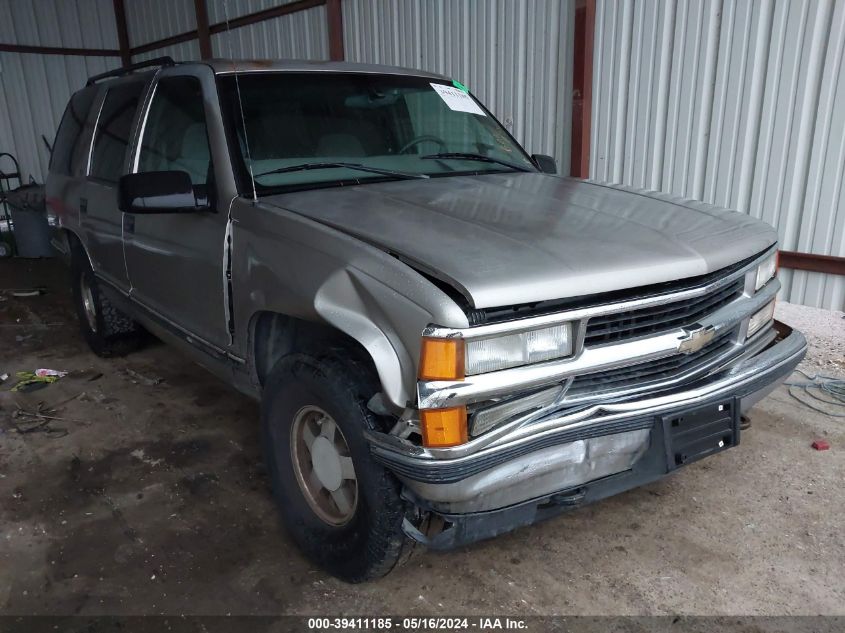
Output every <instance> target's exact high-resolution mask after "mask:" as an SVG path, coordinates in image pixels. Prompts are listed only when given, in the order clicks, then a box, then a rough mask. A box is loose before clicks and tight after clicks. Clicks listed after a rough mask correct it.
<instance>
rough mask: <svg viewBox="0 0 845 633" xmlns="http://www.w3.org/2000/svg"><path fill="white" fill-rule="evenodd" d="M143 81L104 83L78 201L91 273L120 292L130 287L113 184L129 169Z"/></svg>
mask: <svg viewBox="0 0 845 633" xmlns="http://www.w3.org/2000/svg"><path fill="white" fill-rule="evenodd" d="M147 85H148V83H147V82H146V81H144V80H139V79H138V78H136V77H133V78H131V79H124V80H118V81H114V82H109V83H108V84H106V86H104V90H105V96H104V98H103V100H102V102H101V104H100V109H99V112H98V113H97V118H96V126H95V129H94V142H93V144H92V145H91V149H90V153H89V157H88V179H87V182H86V184H85V188H84V191H85V195H84V196H83V197H82V199H81V200H80V203H79V213H80V218H81V223H82V228H83V231H84V233H85V236H86V241H87V246H88V254H89V255H90V257H91V260H92V262H93V265H94V271H95V272H96V273H97V274H98V275H99V276H100V277H102V278H103V279H105V280H106V281H108V282H110V283H112V284H113V285H115V286H117V287H118V288H120V289H121V290H123V291H125V292H128V291H129V279H128V276H127V274H126V264H125V262H124V258H123V241H122V226H123V214H122V213H121V211H120V209H119V208H118V197H117V183H118V180H120V177H121V176H122V175H123V174H125V173H127V170H128V165H129V158H130V156H129V154H130V152H129V148H130V145H131V144H132V138H133V132H134V130H135V126H136V124H137V118H138V117H137V113H138V109H139V108H138V105H139V104H140V103H141V101H142V99H143V96H144V92H145V90H146V88H147Z"/></svg>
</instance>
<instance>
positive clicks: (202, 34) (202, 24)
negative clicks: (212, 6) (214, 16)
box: [194, 0, 212, 59]
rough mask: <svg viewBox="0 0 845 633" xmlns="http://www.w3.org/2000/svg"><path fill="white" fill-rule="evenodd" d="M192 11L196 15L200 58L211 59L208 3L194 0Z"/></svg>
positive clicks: (204, 0)
mask: <svg viewBox="0 0 845 633" xmlns="http://www.w3.org/2000/svg"><path fill="white" fill-rule="evenodd" d="M194 12H195V13H196V16H197V37H198V39H199V45H200V58H201V59H211V57H212V53H211V31H210V30H209V28H208V5H207V4H206V0H194Z"/></svg>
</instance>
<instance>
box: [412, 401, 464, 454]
mask: <svg viewBox="0 0 845 633" xmlns="http://www.w3.org/2000/svg"><path fill="white" fill-rule="evenodd" d="M420 426H421V427H422V438H423V446H428V447H430V448H444V447H447V446H457V445H458V444H465V443H466V441H467V408H466V407H454V408H451V409H423V410H422V411H420Z"/></svg>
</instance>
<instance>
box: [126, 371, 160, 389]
mask: <svg viewBox="0 0 845 633" xmlns="http://www.w3.org/2000/svg"><path fill="white" fill-rule="evenodd" d="M124 371H125V372H126V375H127V376H129V377H130V378H132V381H133V382H140V383H141V384H143V385H147V386H148V387H155V386H156V385H159V384H161V383H162V382H163V381H164V378H158V377H156V378H149V377H147V376H144V375H143V374H139V373H138V372H137V371H134V370H132V369H129V368H128V367H127V368H126V369H125V370H124Z"/></svg>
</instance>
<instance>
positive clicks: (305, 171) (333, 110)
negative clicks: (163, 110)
mask: <svg viewBox="0 0 845 633" xmlns="http://www.w3.org/2000/svg"><path fill="white" fill-rule="evenodd" d="M238 84H239V86H236V84H235V78H234V76H222V77H220V93H221V101H222V103H223V106H224V109H225V110H226V111H227V116H228V117H229V121H230V123H231V124H232V126H233V128H234V129H236V130H237V139H232V142H233V143H234V144H235V145H236V146H237V150H236V151H235V152H234V153H236V154H238V155H237V156H235V159H236V162H239V163H240V168H241V170H242V172H243V173H242V177H243V178H244V179H245V182H246V183H249V180H248V179H249V172H250V171H251V173H252V174H253V177H254V179H255V186H256V189H257V191H258V193H259V194H261V193H267V192H270V191H275V190H280V189H288V188H303V187H320V186H331V185H337V184H347V183H365V182H368V181H384V180H397V179H402V178H414V177H425V176H429V177H436V176H447V175H459V174H467V173H472V174H478V173H494V172H502V171H528V170H530V171H534V170H535V167H534V165H533V164H532V162H531V160H530V158H529V157H528V156H527V155H526V154H525V152H524V151H523V149H522V148H521V147H520V146H519V145H518V144H517V143H516V141H514V140H513V138H512V137H511V136H510V134H508V132H507V131H506V130H505V129H504V128H503V127H502V126H501V125H500V124H499V123H498V121H496V120H495V119H494V118H493V117H492V116H491V115H490V113H488V112H487V111H486V110H484V109H483V108H482V107H481V106H480V105H479V104H478V102H476V101H475V100H474V99H473V98H472V97H471V96H470V95H469V94H468V93H467V92H465V91H464V90H462V89H461V88H460V87H456V86H455V85H453V84H451V83H448V82H446V81H438V80H435V81H434V82H432V81H431V80H429V79H425V78H421V77H406V76H401V75H398V76H393V75H373V74H353V73H290V72H286V73H269V72H265V73H253V74H241V75H239V76H238ZM238 88H239V89H240V96H241V102H242V103H243V121H242V120H241V116H240V110H239V109H238V94H237V93H238ZM244 127H245V128H246V134H244ZM250 167H251V169H249V168H250ZM362 168H363V169H362ZM249 184H250V189H251V183H249Z"/></svg>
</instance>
